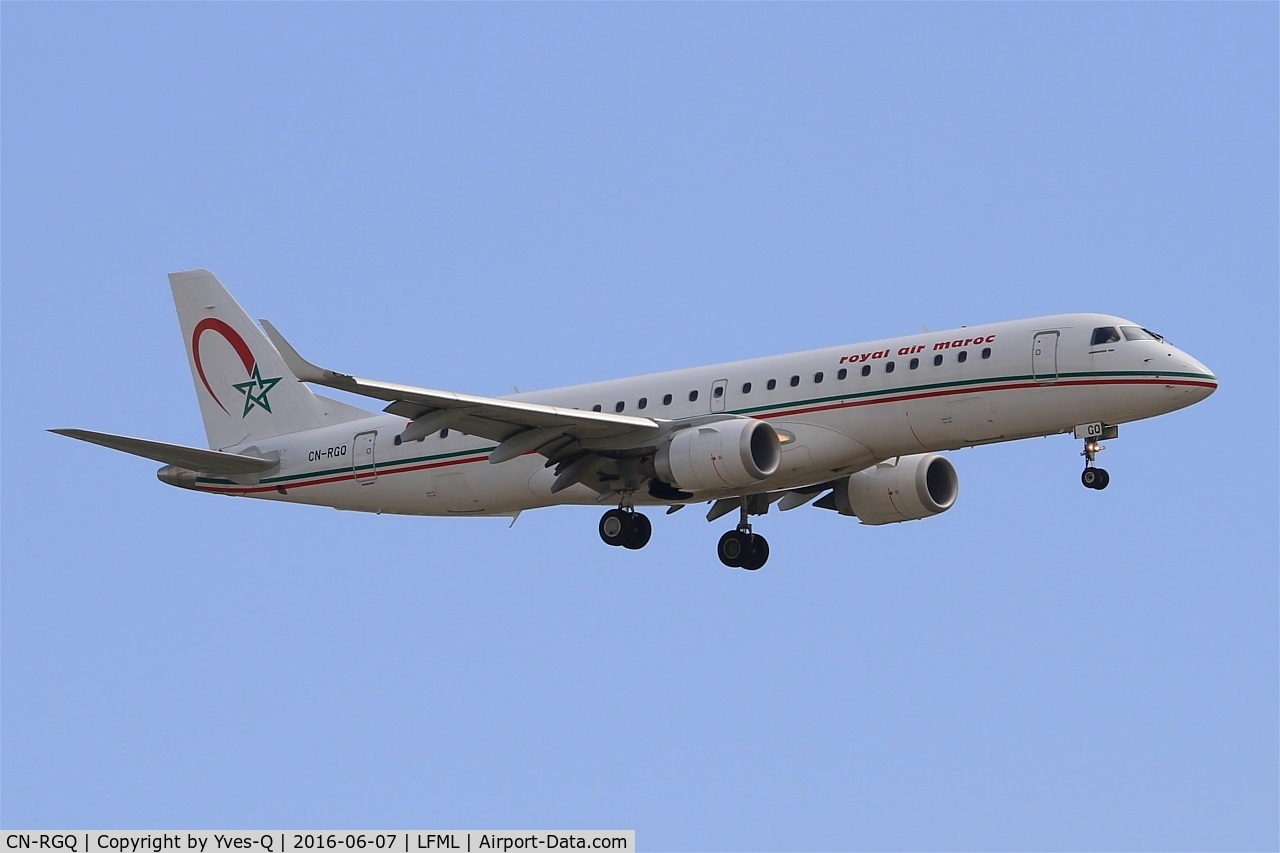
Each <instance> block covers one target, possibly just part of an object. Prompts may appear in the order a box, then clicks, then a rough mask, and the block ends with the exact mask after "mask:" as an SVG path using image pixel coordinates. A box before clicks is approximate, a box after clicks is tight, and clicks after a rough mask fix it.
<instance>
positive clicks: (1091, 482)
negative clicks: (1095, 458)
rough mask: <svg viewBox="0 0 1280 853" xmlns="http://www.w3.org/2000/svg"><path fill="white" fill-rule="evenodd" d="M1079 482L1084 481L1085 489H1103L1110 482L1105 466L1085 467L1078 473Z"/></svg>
mask: <svg viewBox="0 0 1280 853" xmlns="http://www.w3.org/2000/svg"><path fill="white" fill-rule="evenodd" d="M1080 482H1082V483H1084V487H1085V488H1086V489H1105V488H1106V487H1107V484H1108V483H1110V482H1111V475H1110V474H1108V473H1107V469H1106V468H1085V469H1084V473H1083V474H1081V475H1080Z"/></svg>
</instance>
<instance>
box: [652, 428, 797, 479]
mask: <svg viewBox="0 0 1280 853" xmlns="http://www.w3.org/2000/svg"><path fill="white" fill-rule="evenodd" d="M781 461H782V446H781V444H780V443H779V441H778V433H777V432H775V431H774V429H773V427H771V426H770V425H769V424H767V423H765V422H764V421H757V420H754V419H752V418H733V419H726V420H723V421H712V422H711V423H707V424H701V425H699V426H692V427H688V428H686V429H682V430H678V431H677V432H676V433H674V434H673V435H672V436H671V439H670V441H668V442H667V443H666V444H664V445H662V447H660V448H659V449H658V452H657V454H656V455H655V456H654V460H653V464H654V469H655V471H656V472H657V475H658V478H659V479H661V480H663V481H664V482H666V483H668V484H670V485H672V486H675V487H677V488H679V489H683V490H684V491H687V492H702V491H707V490H710V489H723V488H725V487H735V486H749V485H751V484H752V483H758V482H760V481H761V480H764V479H766V478H768V477H772V476H773V475H774V473H775V472H776V471H777V470H778V465H779V463H781Z"/></svg>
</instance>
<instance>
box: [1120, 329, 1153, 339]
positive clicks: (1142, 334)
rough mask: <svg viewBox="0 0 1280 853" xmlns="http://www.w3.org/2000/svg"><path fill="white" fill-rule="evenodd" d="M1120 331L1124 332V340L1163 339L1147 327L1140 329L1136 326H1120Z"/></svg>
mask: <svg viewBox="0 0 1280 853" xmlns="http://www.w3.org/2000/svg"><path fill="white" fill-rule="evenodd" d="M1120 331H1122V332H1124V339H1125V340H1126V341H1163V340H1164V338H1163V337H1161V336H1160V335H1157V334H1156V333H1155V332H1152V331H1150V330H1149V329H1142V328H1139V327H1138V326H1121V327H1120Z"/></svg>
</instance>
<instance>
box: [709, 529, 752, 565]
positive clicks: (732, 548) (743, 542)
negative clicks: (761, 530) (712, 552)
mask: <svg viewBox="0 0 1280 853" xmlns="http://www.w3.org/2000/svg"><path fill="white" fill-rule="evenodd" d="M750 536H751V534H749V533H743V532H742V531H741V530H730V531H729V532H728V533H726V534H725V535H723V536H721V537H720V543H719V544H718V545H716V556H718V557H719V558H720V562H722V563H724V564H725V565H726V566H728V567H729V568H731V569H738V568H741V567H742V561H743V558H744V557H749V556H750V555H751V544H750Z"/></svg>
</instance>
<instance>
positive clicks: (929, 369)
mask: <svg viewBox="0 0 1280 853" xmlns="http://www.w3.org/2000/svg"><path fill="white" fill-rule="evenodd" d="M169 283H170V287H171V289H172V291H173V299H174V303H175V304H176V306H177V310H178V319H179V323H180V325H181V328H182V336H183V340H184V341H185V345H186V352H187V359H188V361H189V363H190V367H191V375H192V380H193V382H194V384H195V388H196V396H197V398H198V399H199V403H200V412H201V415H202V416H203V418H204V426H205V431H206V433H207V435H208V440H209V448H208V449H206V448H200V447H188V446H184V445H177V444H169V443H165V442H160V441H152V440H148V439H141V438H132V437H129V436H123V435H115V434H110V433H102V432H93V431H89V430H83V429H54V430H50V432H54V433H58V434H60V435H65V436H68V437H71V438H76V439H80V440H82V441H87V442H91V443H93V444H98V445H101V446H104V447H109V448H112V449H114V450H120V451H123V452H125V453H131V454H134V455H136V456H141V457H145V458H147V459H151V460H155V461H158V462H162V463H164V467H162V468H161V469H160V470H159V471H158V472H157V477H158V478H159V479H160V480H161V482H164V483H167V484H169V485H172V486H178V487H181V488H184V489H193V490H196V491H201V492H209V493H212V494H221V495H235V496H241V497H252V498H263V499H267V500H276V501H290V502H294V503H305V504H315V505H319V506H329V507H334V508H336V509H343V510H356V511H361V512H373V513H399V514H405V515H424V516H457V515H478V516H484V515H488V516H508V517H511V518H512V519H513V523H514V518H515V517H517V516H518V515H519V514H520V513H521V512H522V511H524V510H528V509H534V508H538V507H546V506H552V505H559V504H579V505H606V506H611V508H610V509H609V510H608V511H606V512H605V513H604V514H603V516H602V517H601V519H600V523H599V534H600V538H601V539H602V540H603V541H604V542H605V543H606V544H608V545H612V546H619V547H622V548H624V549H629V550H638V549H640V548H643V547H644V546H645V545H646V544H647V543H648V542H649V539H650V536H651V534H652V524H651V523H650V521H649V519H648V517H647V516H645V515H644V514H643V513H641V512H639V511H638V510H637V507H666V511H667V513H672V512H675V511H676V510H678V509H681V508H683V507H685V506H687V505H689V504H693V503H703V502H707V503H710V504H711V507H710V510H709V511H708V513H707V519H708V521H714V520H715V519H717V518H720V517H722V516H724V515H727V514H730V513H732V512H735V511H736V512H737V513H738V523H737V525H736V526H735V527H734V529H732V530H729V531H727V532H726V533H724V535H723V536H721V537H720V540H719V543H718V545H717V555H718V556H719V558H720V561H721V562H722V563H724V564H725V565H726V566H730V567H733V568H741V569H747V570H756V569H759V568H761V567H762V566H763V565H764V564H765V562H766V561H767V560H768V558H769V544H768V542H767V541H766V540H765V538H764V536H763V535H761V534H759V533H756V532H755V531H754V530H753V527H752V524H751V523H750V519H751V517H752V516H759V515H764V514H766V513H767V512H768V511H769V509H770V508H771V507H772V506H773V505H775V504H776V505H777V506H778V508H779V509H780V510H783V511H786V510H793V509H796V508H799V507H802V506H805V505H807V504H812V505H813V506H817V507H820V508H823V509H827V510H832V511H835V512H838V513H840V514H841V515H844V516H849V517H853V518H857V519H858V520H859V521H860V522H861V523H863V524H867V525H884V524H895V523H899V522H903V521H912V520H918V519H922V518H928V517H930V516H934V515H937V514H938V513H941V512H945V511H947V510H948V509H950V508H951V507H952V506H954V504H955V501H956V497H957V495H958V493H959V479H958V477H957V475H956V471H955V468H954V467H953V466H952V464H951V463H950V461H948V459H947V458H946V457H945V456H942V455H941V452H945V451H950V450H957V449H960V448H965V447H974V446H978V445H984V444H993V443H997V442H1004V441H1015V440H1018V439H1024V438H1033V437H1039V436H1048V435H1058V434H1071V435H1072V436H1074V438H1076V439H1077V440H1080V441H1082V442H1083V450H1082V452H1081V455H1082V456H1083V457H1084V471H1083V473H1082V474H1081V482H1082V483H1083V484H1084V485H1085V486H1086V487H1088V488H1091V489H1105V488H1106V487H1107V484H1108V483H1109V482H1110V479H1111V478H1110V475H1109V474H1108V473H1107V471H1106V470H1104V469H1102V468H1100V467H1098V466H1097V465H1096V459H1097V454H1098V453H1099V452H1100V451H1102V450H1103V449H1104V448H1103V445H1102V444H1101V443H1100V442H1102V441H1105V440H1110V439H1112V438H1115V437H1116V436H1117V435H1118V434H1119V425H1120V424H1123V423H1128V422H1130V421H1136V420H1141V419H1143V418H1150V417H1154V416H1156V415H1161V414H1165V413H1167V412H1172V411H1175V410H1177V409H1181V408H1184V407H1186V406H1190V405H1192V404H1193V403H1197V402H1199V401H1200V400H1203V399H1205V398H1206V397H1208V396H1209V395H1210V394H1212V393H1213V392H1214V390H1216V388H1217V387H1218V379H1217V377H1216V376H1214V374H1213V373H1212V372H1211V371H1210V370H1209V369H1208V368H1207V367H1205V366H1204V365H1203V364H1201V363H1200V362H1199V361H1197V360H1196V359H1194V358H1192V357H1191V356H1190V355H1188V354H1187V353H1185V352H1183V351H1182V350H1180V349H1178V348H1177V347H1174V346H1173V345H1172V344H1170V343H1169V342H1168V341H1166V340H1165V339H1164V338H1163V337H1162V336H1160V335H1158V334H1156V333H1154V332H1151V331H1149V330H1147V329H1145V328H1143V327H1142V326H1140V325H1138V324H1137V323H1134V322H1131V321H1129V320H1125V319H1122V318H1120V317H1115V316H1112V315H1109V314H1059V315H1053V316H1047V317H1035V318H1032V319H1026V320H1013V321H1009V322H1001V323H992V324H988V325H981V326H968V327H964V328H961V329H956V330H953V331H945V332H925V333H923V334H916V335H910V336H906V337H898V338H891V339H886V340H879V341H872V342H869V343H860V344H851V345H847V346H837V347H830V348H826V349H817V350H811V351H808V352H799V353H793V354H790V355H778V356H771V357H767V358H758V359H752V360H749V361H737V362H732V363H728V364H718V365H714V366H711V367H699V368H693V369H688V370H676V371H671V372H667V373H654V374H649V375H645V376H636V377H632V378H628V379H619V380H614V381H609V382H595V383H591V384H585V385H575V386H571V387H566V388H556V389H551V390H546V391H537V392H531V393H523V394H521V393H517V394H514V395H512V396H507V397H483V396H477V395H473V394H462V393H455V392H451V391H442V390H436V389H430V388H418V387H415V386H411V385H399V384H395V383H391V382H381V381H376V380H371V379H363V378H360V377H357V376H353V375H351V374H348V373H341V372H338V371H334V370H329V369H326V368H322V367H318V366H317V365H315V364H313V363H312V362H310V361H307V360H306V359H304V358H303V357H302V356H301V355H299V354H298V351H297V350H295V349H294V347H293V346H292V345H291V344H290V343H289V342H288V341H287V340H285V338H284V337H283V336H282V335H281V334H280V332H279V331H277V330H276V328H275V327H274V326H273V325H272V324H271V323H270V322H268V321H266V320H262V321H260V322H261V328H259V327H258V326H256V325H255V324H254V323H253V322H252V321H251V320H250V319H249V316H248V315H247V314H246V313H245V312H244V310H243V309H242V308H241V307H240V305H239V304H238V303H237V302H236V301H235V300H234V299H233V298H232V296H231V295H230V293H228V292H227V290H226V288H224V287H223V285H222V283H221V282H219V281H218V279H217V278H216V277H215V276H214V275H213V274H212V273H211V272H208V271H207V270H192V271H188V272H178V273H173V274H171V275H170V276H169ZM311 385H315V386H321V387H327V388H334V389H339V390H342V391H346V392H349V393H351V394H354V395H359V396H363V397H368V398H371V399H374V400H378V401H380V402H383V403H386V404H387V405H386V406H385V408H384V409H383V412H382V413H381V414H379V413H376V412H372V411H368V410H365V409H361V408H357V407H355V406H352V405H349V404H346V403H342V402H339V401H337V400H333V399H330V398H327V397H324V396H321V395H320V394H317V393H315V392H314V391H312V389H311V388H310V387H309V386H311Z"/></svg>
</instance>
